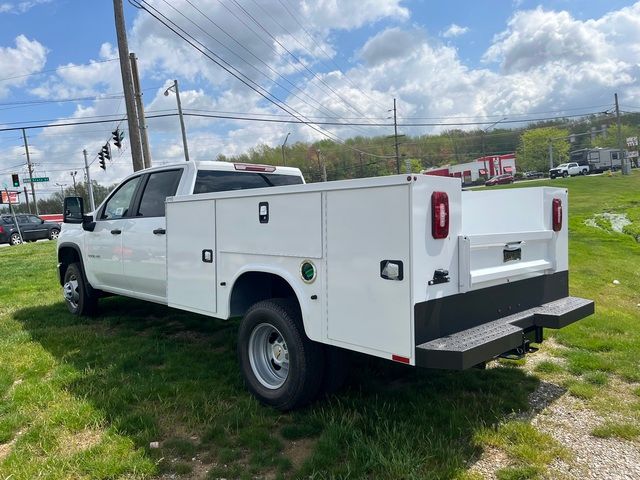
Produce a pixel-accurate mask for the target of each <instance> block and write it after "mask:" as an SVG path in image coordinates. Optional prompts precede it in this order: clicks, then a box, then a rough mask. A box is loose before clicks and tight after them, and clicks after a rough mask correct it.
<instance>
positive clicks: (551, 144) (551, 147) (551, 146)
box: [549, 139, 553, 170]
mask: <svg viewBox="0 0 640 480" xmlns="http://www.w3.org/2000/svg"><path fill="white" fill-rule="evenodd" d="M552 168H553V143H551V139H549V170H551V169H552Z"/></svg>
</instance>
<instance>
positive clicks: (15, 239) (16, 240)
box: [9, 232, 22, 245]
mask: <svg viewBox="0 0 640 480" xmlns="http://www.w3.org/2000/svg"><path fill="white" fill-rule="evenodd" d="M21 243H22V239H21V238H20V235H19V234H18V232H15V233H12V234H11V236H10V237H9V245H20V244H21Z"/></svg>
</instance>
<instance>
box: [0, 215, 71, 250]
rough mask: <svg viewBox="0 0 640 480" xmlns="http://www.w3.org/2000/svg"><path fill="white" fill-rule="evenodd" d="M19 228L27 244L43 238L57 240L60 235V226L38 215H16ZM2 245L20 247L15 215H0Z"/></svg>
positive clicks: (0, 241) (0, 239) (0, 240)
mask: <svg viewBox="0 0 640 480" xmlns="http://www.w3.org/2000/svg"><path fill="white" fill-rule="evenodd" d="M16 219H17V220H18V226H19V227H20V232H21V233H22V239H23V240H24V241H25V242H35V241H36V240H40V239H43V238H48V239H50V240H55V239H56V238H58V235H59V234H60V224H59V223H56V222H48V221H46V220H43V219H42V218H40V217H38V216H37V215H25V214H18V215H16ZM0 243H8V244H10V245H18V244H19V243H21V241H20V234H19V233H18V229H17V228H16V224H15V222H14V221H13V215H0Z"/></svg>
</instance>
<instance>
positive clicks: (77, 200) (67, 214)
mask: <svg viewBox="0 0 640 480" xmlns="http://www.w3.org/2000/svg"><path fill="white" fill-rule="evenodd" d="M83 219H84V200H82V197H65V198H64V208H63V210H62V221H63V222H64V223H82V222H83Z"/></svg>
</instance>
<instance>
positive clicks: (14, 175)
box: [11, 173, 20, 187]
mask: <svg viewBox="0 0 640 480" xmlns="http://www.w3.org/2000/svg"><path fill="white" fill-rule="evenodd" d="M11 181H12V182H13V186H14V187H19V186H20V178H19V177H18V174H17V173H12V174H11Z"/></svg>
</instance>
